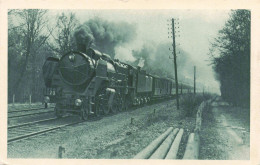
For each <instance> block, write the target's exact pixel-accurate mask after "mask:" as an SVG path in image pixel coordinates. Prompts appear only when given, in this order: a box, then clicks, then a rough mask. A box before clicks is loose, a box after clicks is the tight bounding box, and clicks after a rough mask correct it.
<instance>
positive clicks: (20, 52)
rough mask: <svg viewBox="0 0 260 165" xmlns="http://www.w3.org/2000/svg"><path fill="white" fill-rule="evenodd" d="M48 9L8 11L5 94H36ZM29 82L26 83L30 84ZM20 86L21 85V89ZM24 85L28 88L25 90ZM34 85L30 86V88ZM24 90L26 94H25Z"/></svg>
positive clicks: (47, 35) (46, 36)
mask: <svg viewBox="0 0 260 165" xmlns="http://www.w3.org/2000/svg"><path fill="white" fill-rule="evenodd" d="M46 13H47V10H40V9H24V10H9V11H8V20H9V22H8V64H9V65H8V85H9V88H8V92H9V95H10V94H13V93H15V94H16V95H22V93H26V92H28V93H30V94H35V93H36V88H37V86H36V85H35V84H36V83H35V81H36V77H37V76H36V74H37V68H38V67H39V66H38V61H37V60H36V56H37V52H38V51H39V49H40V48H41V47H42V46H43V45H44V44H45V43H46V41H47V39H48V37H49V36H50V34H46V30H45V27H46V24H47V23H48V20H47V19H46ZM30 80H31V81H32V82H31V83H29V81H30ZM21 84H23V85H24V86H23V87H22V88H21ZM26 85H27V86H29V87H28V88H26ZM32 85H33V86H32ZM26 89H27V91H25V90H26Z"/></svg>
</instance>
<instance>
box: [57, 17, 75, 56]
mask: <svg viewBox="0 0 260 165" xmlns="http://www.w3.org/2000/svg"><path fill="white" fill-rule="evenodd" d="M78 24H79V21H78V20H77V18H76V16H75V13H72V12H70V13H68V14H67V13H66V14H65V13H64V12H63V13H61V14H60V15H58V16H57V26H56V32H55V34H53V35H52V36H53V38H54V41H55V48H54V49H53V50H54V51H55V52H57V53H58V54H59V55H62V54H64V53H66V52H68V51H70V50H72V49H73V34H72V33H73V31H74V30H75V28H76V26H77V25H78Z"/></svg>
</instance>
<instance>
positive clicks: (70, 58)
mask: <svg viewBox="0 0 260 165" xmlns="http://www.w3.org/2000/svg"><path fill="white" fill-rule="evenodd" d="M69 60H70V61H71V62H74V61H75V55H74V54H71V55H69Z"/></svg>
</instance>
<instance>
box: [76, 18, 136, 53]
mask: <svg viewBox="0 0 260 165" xmlns="http://www.w3.org/2000/svg"><path fill="white" fill-rule="evenodd" d="M74 36H75V38H76V42H77V47H78V49H79V50H80V51H83V49H84V50H85V49H86V47H89V46H93V47H94V48H97V49H98V50H99V51H101V52H104V53H107V54H109V55H110V56H111V57H112V58H114V56H115V47H117V46H119V45H121V44H124V43H127V42H130V41H132V40H133V38H135V36H136V28H135V26H134V25H132V24H129V23H126V22H117V23H115V22H108V21H105V20H103V19H101V18H97V17H95V18H93V19H90V20H88V21H87V22H85V23H83V24H82V25H80V26H79V27H78V28H77V29H76V31H75V33H74Z"/></svg>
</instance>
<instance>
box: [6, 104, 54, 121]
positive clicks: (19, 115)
mask: <svg viewBox="0 0 260 165" xmlns="http://www.w3.org/2000/svg"><path fill="white" fill-rule="evenodd" d="M51 108H53V107H50V108H47V109H51ZM43 109H45V108H35V109H28V110H19V111H16V113H17V114H16V115H9V114H12V113H14V111H10V112H8V119H12V118H19V117H25V116H32V115H40V114H45V113H51V112H54V111H53V109H52V110H47V109H46V110H47V111H43V112H34V113H26V112H32V111H40V110H43ZM19 113H25V114H19Z"/></svg>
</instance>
